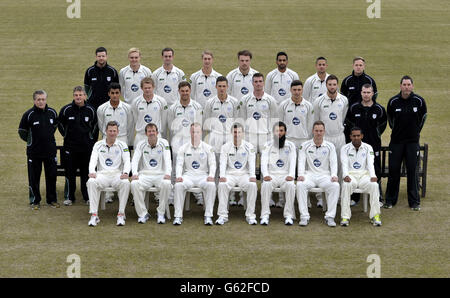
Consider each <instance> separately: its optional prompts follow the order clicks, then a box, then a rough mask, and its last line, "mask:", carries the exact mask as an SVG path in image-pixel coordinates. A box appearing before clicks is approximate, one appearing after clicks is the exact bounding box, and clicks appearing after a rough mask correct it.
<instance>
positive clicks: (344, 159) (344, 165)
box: [340, 146, 348, 178]
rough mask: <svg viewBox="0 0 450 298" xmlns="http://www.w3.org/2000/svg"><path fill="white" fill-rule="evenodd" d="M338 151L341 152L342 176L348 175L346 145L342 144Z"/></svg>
mask: <svg viewBox="0 0 450 298" xmlns="http://www.w3.org/2000/svg"><path fill="white" fill-rule="evenodd" d="M340 153H341V168H342V178H345V177H347V176H348V156H347V146H342V148H341V152H340Z"/></svg>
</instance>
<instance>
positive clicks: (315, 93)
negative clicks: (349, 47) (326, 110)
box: [303, 56, 329, 104]
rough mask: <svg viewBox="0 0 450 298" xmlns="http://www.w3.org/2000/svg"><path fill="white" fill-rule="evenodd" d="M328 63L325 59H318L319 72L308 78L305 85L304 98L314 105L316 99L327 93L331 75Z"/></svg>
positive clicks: (317, 67)
mask: <svg viewBox="0 0 450 298" xmlns="http://www.w3.org/2000/svg"><path fill="white" fill-rule="evenodd" d="M327 68H328V63H327V59H326V58H325V57H322V56H321V57H318V58H317V59H316V70H317V72H316V73H315V74H313V75H312V76H310V77H308V78H307V79H306V81H305V84H304V89H303V98H304V99H306V100H307V101H309V102H310V103H312V104H313V103H314V100H316V98H318V97H320V96H322V95H323V94H325V93H326V92H327V85H326V79H327V78H328V76H329V74H328V73H327Z"/></svg>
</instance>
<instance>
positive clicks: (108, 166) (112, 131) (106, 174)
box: [87, 121, 131, 227]
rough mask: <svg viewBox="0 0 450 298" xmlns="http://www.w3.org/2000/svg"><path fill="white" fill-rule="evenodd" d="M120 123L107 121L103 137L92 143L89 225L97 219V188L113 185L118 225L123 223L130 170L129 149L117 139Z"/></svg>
mask: <svg viewBox="0 0 450 298" xmlns="http://www.w3.org/2000/svg"><path fill="white" fill-rule="evenodd" d="M118 135H119V126H118V125H117V123H116V122H115V121H110V122H108V123H107V124H106V138H105V139H103V140H101V141H98V142H97V143H95V145H94V148H93V149H92V153H91V159H90V161H89V180H88V182H87V189H88V195H89V213H90V214H91V219H90V220H89V223H88V225H89V226H93V227H95V226H96V225H97V224H98V223H99V222H100V218H99V217H98V203H99V201H100V192H101V191H102V190H103V189H105V188H107V187H113V188H114V189H115V190H116V191H117V192H118V196H119V213H118V214H117V225H118V226H123V225H125V207H126V206H127V200H128V195H129V194H130V181H128V175H129V173H130V170H131V164H130V152H129V150H128V146H127V144H126V143H125V142H122V141H120V140H119V139H118V137H117V136H118Z"/></svg>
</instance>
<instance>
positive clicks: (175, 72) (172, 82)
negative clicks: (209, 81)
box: [152, 65, 186, 106]
mask: <svg viewBox="0 0 450 298" xmlns="http://www.w3.org/2000/svg"><path fill="white" fill-rule="evenodd" d="M152 77H153V81H154V82H155V93H156V94H157V95H159V96H161V97H163V98H164V99H165V100H166V101H167V104H168V105H169V106H170V105H172V104H174V103H175V102H177V101H178V100H179V99H180V94H179V93H178V84H179V83H180V82H181V81H185V80H186V77H185V75H184V72H183V71H182V70H181V69H179V68H178V67H176V66H175V65H174V66H173V67H172V70H171V71H170V72H168V71H166V70H165V69H164V67H163V66H161V67H160V68H158V69H157V70H155V72H153V75H152Z"/></svg>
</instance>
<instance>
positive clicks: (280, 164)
mask: <svg viewBox="0 0 450 298" xmlns="http://www.w3.org/2000/svg"><path fill="white" fill-rule="evenodd" d="M283 166H284V161H282V160H281V159H279V160H277V167H279V168H282V167H283Z"/></svg>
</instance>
